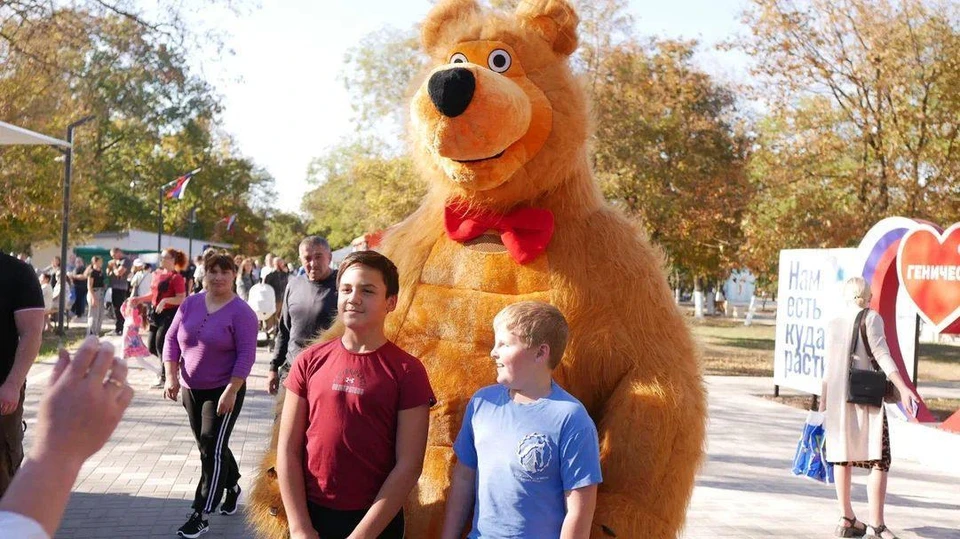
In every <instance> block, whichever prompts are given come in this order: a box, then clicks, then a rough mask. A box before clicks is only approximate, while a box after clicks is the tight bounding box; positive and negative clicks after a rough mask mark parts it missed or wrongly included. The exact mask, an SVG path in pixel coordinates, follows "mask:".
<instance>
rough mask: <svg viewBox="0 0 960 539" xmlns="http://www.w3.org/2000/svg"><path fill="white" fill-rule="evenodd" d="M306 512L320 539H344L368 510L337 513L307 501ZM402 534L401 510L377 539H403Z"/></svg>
mask: <svg viewBox="0 0 960 539" xmlns="http://www.w3.org/2000/svg"><path fill="white" fill-rule="evenodd" d="M307 511H308V512H309V513H310V523H311V524H313V529H314V530H317V534H318V535H319V536H320V539H346V538H347V537H348V536H349V535H350V534H351V533H353V530H354V529H355V528H356V527H357V525H358V524H360V521H361V520H363V517H364V515H366V514H367V511H368V510H367V509H358V510H356V511H337V510H336V509H327V508H326V507H321V506H319V505H317V504H315V503H312V502H310V501H307ZM403 533H404V522H403V510H402V509H401V510H400V512H399V513H397V516H395V517H393V520H391V521H390V524H387V528H386V529H385V530H383V533H381V534H380V535H378V536H377V538H378V539H403Z"/></svg>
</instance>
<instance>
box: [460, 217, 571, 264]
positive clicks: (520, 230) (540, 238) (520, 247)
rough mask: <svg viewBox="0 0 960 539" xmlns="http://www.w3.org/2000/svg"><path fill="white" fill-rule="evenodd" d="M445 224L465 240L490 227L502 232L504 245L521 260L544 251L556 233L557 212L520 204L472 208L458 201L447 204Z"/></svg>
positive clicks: (515, 257) (522, 262)
mask: <svg viewBox="0 0 960 539" xmlns="http://www.w3.org/2000/svg"><path fill="white" fill-rule="evenodd" d="M443 218H444V225H445V227H446V229H447V235H448V236H449V237H450V239H452V240H454V241H457V242H460V243H463V242H465V241H469V240H472V239H474V238H476V237H478V236H480V235H482V234H483V233H484V232H486V231H487V230H490V229H494V230H497V231H499V232H500V239H501V241H503V246H504V247H506V248H507V251H508V252H509V253H510V256H511V257H513V259H514V260H516V261H517V262H519V263H520V264H526V263H528V262H530V261H532V260H533V259H534V258H537V256H538V255H539V254H540V253H542V252H543V251H544V250H545V249H546V248H547V244H548V243H550V238H551V237H553V213H552V212H551V211H550V210H541V209H537V208H520V209H516V210H513V211H512V212H510V213H506V214H500V213H494V212H490V211H486V210H468V209H467V206H465V205H462V204H457V203H451V204H447V207H446V209H445V210H444V215H443Z"/></svg>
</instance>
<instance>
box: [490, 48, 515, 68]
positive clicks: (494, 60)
mask: <svg viewBox="0 0 960 539" xmlns="http://www.w3.org/2000/svg"><path fill="white" fill-rule="evenodd" d="M510 63H511V60H510V53H508V52H507V51H505V50H503V49H496V50H494V51H493V52H491V53H490V56H488V57H487V65H488V66H490V69H492V70H494V71H496V72H497V73H503V72H504V71H506V70H508V69H510Z"/></svg>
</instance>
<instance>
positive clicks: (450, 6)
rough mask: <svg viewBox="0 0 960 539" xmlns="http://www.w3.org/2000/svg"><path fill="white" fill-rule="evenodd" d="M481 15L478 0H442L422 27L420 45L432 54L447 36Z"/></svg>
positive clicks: (434, 7) (431, 11) (428, 15)
mask: <svg viewBox="0 0 960 539" xmlns="http://www.w3.org/2000/svg"><path fill="white" fill-rule="evenodd" d="M479 13H480V6H479V5H477V2H476V0H441V1H440V2H439V3H437V5H435V6H433V9H431V10H430V13H428V14H427V18H426V19H424V21H423V24H422V25H421V26H420V43H421V44H422V45H423V48H424V49H425V50H426V51H427V52H428V53H430V54H433V52H434V48H435V47H436V46H437V45H439V44H440V43H441V42H443V41H444V38H445V37H446V34H448V33H449V32H451V31H456V30H457V29H458V27H459V26H460V25H459V24H457V23H463V22H466V21H468V20H470V19H471V18H473V17H474V16H475V15H478V14H479Z"/></svg>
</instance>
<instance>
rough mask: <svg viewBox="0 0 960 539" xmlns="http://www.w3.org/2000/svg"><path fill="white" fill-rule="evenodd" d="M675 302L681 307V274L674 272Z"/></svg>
mask: <svg viewBox="0 0 960 539" xmlns="http://www.w3.org/2000/svg"><path fill="white" fill-rule="evenodd" d="M673 284H674V289H673V301H674V302H676V304H677V305H680V272H679V271H677V270H673Z"/></svg>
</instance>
